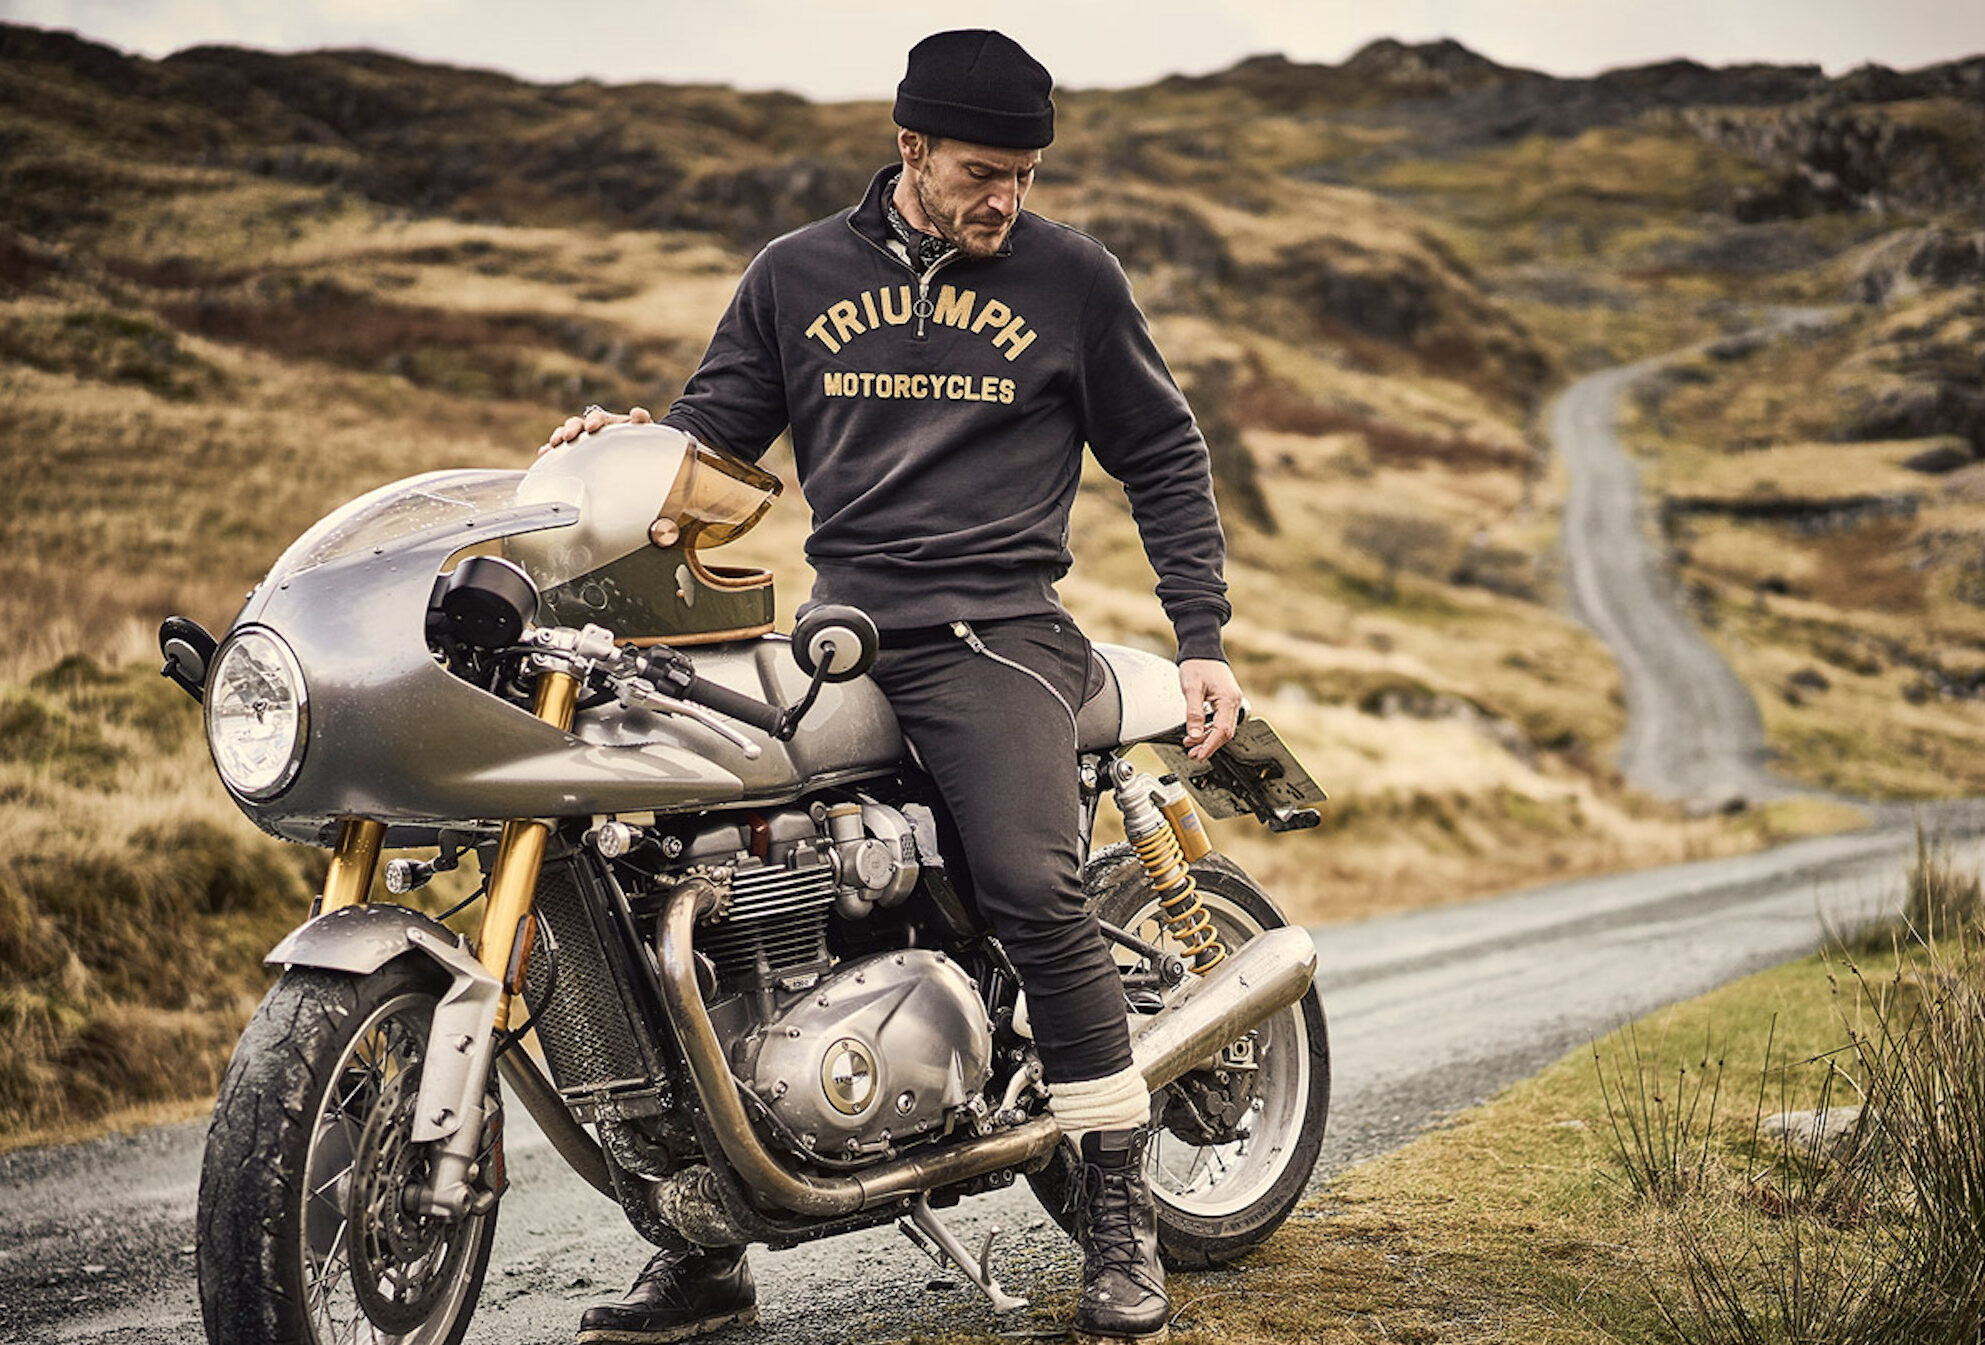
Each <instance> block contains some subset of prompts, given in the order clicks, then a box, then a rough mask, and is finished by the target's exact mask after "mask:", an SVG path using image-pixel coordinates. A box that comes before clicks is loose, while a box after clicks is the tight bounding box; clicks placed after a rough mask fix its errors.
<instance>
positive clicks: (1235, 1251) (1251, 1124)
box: [1028, 846, 1330, 1270]
mask: <svg viewBox="0 0 1985 1345" xmlns="http://www.w3.org/2000/svg"><path fill="white" fill-rule="evenodd" d="M1192 872H1193V876H1194V878H1195V879H1196V880H1197V881H1198V884H1199V896H1200V900H1201V902H1202V903H1203V904H1204V906H1205V908H1206V914H1207V916H1208V917H1209V918H1210V919H1211V921H1212V923H1213V928H1214V931H1215V932H1216V933H1217V934H1218V936H1219V938H1220V940H1221V942H1222V943H1224V944H1225V945H1226V947H1227V949H1228V951H1229V952H1232V951H1233V950H1234V949H1236V948H1238V947H1239V946H1240V945H1242V944H1244V943H1246V942H1247V941H1248V940H1249V939H1251V938H1253V937H1254V936H1255V935H1257V934H1260V933H1262V932H1264V931H1266V930H1270V929H1279V928H1281V927H1282V926H1284V925H1286V924H1287V923H1288V921H1287V920H1285V919H1284V918H1283V916H1282V913H1281V912H1280V911H1278V910H1277V909H1276V908H1275V903H1274V902H1273V901H1271V900H1270V899H1269V897H1268V895H1267V894H1266V893H1264V892H1263V891H1262V890H1261V888H1260V887H1259V886H1258V885H1257V884H1256V883H1255V881H1254V880H1253V879H1252V878H1250V877H1248V875H1247V873H1246V872H1245V871H1244V870H1243V869H1242V868H1241V867H1240V866H1239V865H1238V864H1235V863H1234V862H1233V861H1232V860H1230V859H1227V858H1226V857H1225V856H1223V855H1219V854H1212V855H1208V856H1206V857H1205V858H1203V859H1201V860H1199V861H1198V862H1196V863H1195V864H1193V866H1192ZM1087 887H1088V891H1089V905H1090V909H1091V910H1093V911H1094V912H1095V913H1096V915H1097V916H1098V917H1099V918H1101V919H1103V920H1107V921H1109V922H1110V923H1111V924H1113V925H1116V926H1118V927H1119V928H1121V929H1125V930H1128V931H1129V932H1130V933H1132V934H1134V935H1136V936H1137V937H1138V938H1140V939H1142V940H1144V941H1145V942H1146V943H1151V944H1155V945H1157V946H1158V947H1159V948H1161V949H1163V950H1165V951H1167V952H1178V951H1180V946H1179V944H1178V943H1177V942H1176V941H1175V940H1173V939H1172V937H1171V935H1170V934H1169V933H1167V932H1166V930H1165V926H1164V920H1163V918H1162V915H1161V913H1160V911H1159V909H1158V901H1157V898H1156V896H1155V895H1153V893H1152V891H1151V887H1150V884H1149V883H1148V882H1146V880H1145V877H1144V869H1143V866H1142V865H1140V864H1139V863H1138V860H1137V857H1136V856H1135V855H1134V854H1133V853H1132V852H1131V851H1130V849H1129V847H1127V846H1116V847H1112V848H1111V849H1109V850H1105V851H1103V852H1102V853H1101V854H1099V855H1097V857H1096V858H1095V860H1094V861H1093V862H1092V863H1091V864H1090V866H1089V873H1088V881H1087ZM1113 952H1114V953H1115V955H1116V959H1117V962H1118V965H1119V966H1120V967H1121V968H1122V969H1123V971H1124V972H1125V974H1126V975H1138V976H1140V978H1141V979H1145V980H1147V981H1148V979H1149V973H1150V972H1151V971H1152V968H1151V967H1150V966H1149V965H1148V964H1147V963H1146V962H1145V960H1144V959H1142V958H1140V957H1138V956H1137V955H1136V954H1134V953H1132V952H1130V951H1129V950H1128V949H1125V948H1121V947H1115V946H1113ZM1129 1004H1130V1010H1131V1012H1132V1014H1133V1015H1135V1014H1136V1013H1138V1012H1140V1011H1142V1012H1152V1011H1155V1009H1156V1008H1157V1007H1158V1006H1157V1004H1156V1003H1155V1001H1152V1000H1151V999H1150V998H1149V997H1148V995H1146V994H1145V993H1144V992H1140V991H1132V992H1131V994H1130V997H1129ZM1218 1064H1219V1066H1220V1068H1217V1069H1203V1070H1195V1071H1193V1072H1192V1073H1190V1074H1187V1075H1186V1076H1185V1077H1184V1078H1182V1079H1180V1080H1178V1081H1177V1082H1176V1083H1173V1084H1171V1085H1169V1086H1168V1087H1166V1088H1164V1089H1162V1090H1160V1091H1159V1092H1158V1093H1156V1094H1154V1095H1153V1096H1152V1099H1151V1116H1152V1126H1153V1134H1152V1139H1151V1145H1150V1149H1149V1151H1148V1153H1147V1157H1146V1161H1145V1175H1146V1177H1147V1178H1148V1179H1149V1181H1150V1183H1151V1194H1152V1197H1153V1200H1154V1202H1155V1203H1156V1205H1157V1213H1158V1250H1159V1253H1160V1254H1161V1255H1162V1256H1163V1258H1164V1262H1165V1265H1166V1266H1167V1267H1169V1268H1171V1269H1173V1270H1197V1269H1204V1268H1206V1267H1209V1266H1216V1265H1222V1264H1224V1263H1226V1262H1228V1261H1231V1260H1233V1259H1234V1258H1235V1257H1237V1256H1239V1255H1241V1254H1242V1253H1243V1252H1246V1251H1248V1250H1249V1249H1250V1248H1253V1247H1256V1246H1258V1245H1260V1244H1261V1243H1262V1242H1264V1241H1266V1240H1267V1238H1268V1236H1269V1234H1271V1233H1273V1232H1274V1231H1275V1230H1276V1229H1277V1228H1279V1227H1281V1225H1282V1221H1283V1220H1284V1219H1287V1218H1288V1217H1289V1212H1290V1211H1291V1210H1293V1209H1294V1208H1295V1207H1296V1202H1297V1201H1299V1200H1301V1199H1302V1196H1303V1191H1304V1189H1305V1188H1306V1187H1307V1186H1308V1185H1309V1179H1310V1174H1311V1172H1313V1171H1314V1170H1315V1168H1316V1161H1317V1156H1318V1155H1319V1154H1320V1153H1321V1152H1322V1149H1323V1128H1324V1122H1325V1119H1326V1116H1327V1114H1328V1111H1329V1107H1330V1043H1329V1037H1328V1033H1327V1031H1326V1028H1325V1024H1324V1017H1323V1000H1322V998H1321V997H1320V996H1319V995H1318V994H1317V990H1316V987H1315V986H1314V985H1312V986H1311V987H1310V988H1309V990H1308V991H1306V992H1305V993H1304V995H1303V997H1302V998H1301V999H1300V1000H1298V1001H1296V1003H1295V1004H1293V1005H1291V1006H1290V1007H1289V1008H1287V1009H1284V1010H1283V1011H1282V1012H1281V1013H1278V1014H1276V1015H1275V1016H1274V1017H1273V1018H1270V1019H1269V1020H1268V1021H1267V1022H1265V1023H1263V1024H1262V1025H1261V1026H1260V1027H1258V1028H1256V1029H1255V1030H1254V1031H1253V1032H1251V1033H1249V1034H1248V1036H1246V1037H1244V1038H1242V1039H1241V1041H1239V1042H1237V1043H1235V1044H1234V1045H1233V1046H1230V1047H1229V1048H1228V1049H1227V1050H1226V1051H1225V1052H1223V1053H1222V1055H1221V1057H1220V1060H1219V1061H1218ZM1072 1167H1073V1158H1072V1155H1071V1152H1070V1150H1069V1148H1068V1146H1067V1145H1062V1146H1059V1147H1057V1148H1056V1150H1055V1152H1054V1156H1053V1157H1052V1158H1051V1159H1050V1160H1049V1162H1048V1165H1047V1166H1046V1167H1044V1168H1042V1169H1041V1170H1040V1171H1039V1172H1037V1173H1033V1174H1031V1175H1030V1176H1029V1177H1028V1180H1029V1181H1030V1182H1031V1183H1032V1184H1033V1187H1034V1193H1035V1195H1036V1196H1037V1197H1039V1199H1040V1201H1041V1204H1042V1205H1043V1206H1045V1207H1046V1208H1047V1210H1048V1212H1049V1213H1050V1214H1052V1215H1053V1216H1054V1217H1055V1218H1056V1220H1057V1221H1059V1222H1060V1223H1061V1224H1062V1226H1063V1227H1064V1228H1067V1229H1069V1230H1070V1231H1071V1232H1073V1215H1072V1211H1070V1209H1069V1208H1068V1203H1067V1195H1068V1191H1069V1189H1070V1179H1071V1176H1072Z"/></svg>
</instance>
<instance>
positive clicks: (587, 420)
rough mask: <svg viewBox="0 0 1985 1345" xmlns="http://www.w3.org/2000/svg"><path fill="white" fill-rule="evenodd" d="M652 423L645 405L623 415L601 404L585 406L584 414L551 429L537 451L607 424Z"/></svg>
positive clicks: (652, 419) (544, 451) (547, 448)
mask: <svg viewBox="0 0 1985 1345" xmlns="http://www.w3.org/2000/svg"><path fill="white" fill-rule="evenodd" d="M654 423H655V418H654V417H653V416H651V415H649V414H648V408H647V407H645V406H637V407H635V408H634V409H633V410H632V411H629V412H628V413H627V414H626V415H624V416H623V415H621V414H620V413H619V412H617V411H609V410H607V409H606V408H605V407H603V406H589V407H587V408H586V410H585V412H584V414H582V415H577V416H573V417H572V418H571V419H570V420H567V421H566V422H565V423H564V424H563V425H560V426H559V427H558V428H557V429H555V430H553V431H552V432H551V434H550V436H549V437H548V438H546V440H545V441H544V444H543V446H541V447H540V448H539V449H538V452H540V453H549V452H551V451H552V450H553V449H554V448H557V447H558V446H559V445H560V444H569V443H571V442H572V441H573V440H574V439H577V438H578V437H579V436H580V435H582V434H591V433H592V432H593V431H594V430H602V429H605V428H606V427H607V426H609V425H652V424H654Z"/></svg>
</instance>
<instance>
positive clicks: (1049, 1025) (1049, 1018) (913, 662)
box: [874, 617, 1131, 1083]
mask: <svg viewBox="0 0 1985 1345" xmlns="http://www.w3.org/2000/svg"><path fill="white" fill-rule="evenodd" d="M970 629H971V631H972V633H973V635H975V636H976V637H977V639H978V641H979V642H980V643H981V645H982V646H983V649H982V650H981V649H975V648H974V647H973V645H972V644H971V643H969V642H968V641H967V640H966V639H964V638H961V637H960V636H958V635H957V634H954V633H953V631H952V630H951V628H950V627H945V626H940V627H930V628H924V629H919V630H896V631H885V632H884V633H883V640H882V653H881V656H880V658H879V659H878V660H877V662H876V665H875V672H874V676H875V680H876V681H877V682H878V683H879V684H880V685H881V687H882V690H883V691H884V693H885V694H887V695H888V697H889V702H890V704H891V705H892V706H893V707H894V708H895V711H896V718H897V721H898V722H899V723H900V724H901V725H902V727H903V733H904V736H905V737H907V738H908V739H909V740H910V742H911V743H912V744H913V745H914V746H915V747H916V749H917V755H918V757H919V758H921V759H922V761H923V765H924V769H925V770H926V771H928V772H929V773H930V776H931V779H932V780H933V781H934V782H935V783H936V785H937V790H938V794H939V796H940V797H941V798H942V799H943V800H944V804H945V807H946V808H947V809H948V810H949V811H950V813H951V818H952V821H953V822H954V823H955V824H956V826H957V829H958V836H959V839H960V841H961V843H962V845H963V848H964V858H965V868H966V871H967V874H968V876H969V878H970V881H971V885H972V889H973V891H974V892H975V893H976V894H977V897H978V902H979V908H980V909H981V910H982V911H984V912H985V915H986V918H987V919H988V920H990V921H991V922H992V926H993V931H994V932H995V933H996V934H998V936H999V939H1000V943H1001V944H1002V945H1003V946H1004V947H1005V949H1006V952H1007V956H1008V957H1010V958H1011V959H1012V960H1013V965H1014V966H1015V967H1016V968H1017V969H1018V970H1019V972H1020V976H1021V979H1022V980H1023V981H1024V982H1025V983H1026V988H1027V1008H1028V1015H1029V1017H1030V1019H1031V1020H1032V1023H1033V1031H1034V1041H1035V1044H1036V1045H1037V1046H1038V1047H1039V1048H1040V1052H1041V1065H1042V1067H1043V1069H1044V1070H1045V1071H1046V1074H1047V1078H1048V1081H1049V1082H1050V1083H1074V1082H1077V1081H1079V1080H1083V1079H1099V1078H1102V1077H1103V1076H1104V1075H1107V1074H1114V1073H1116V1072H1117V1071H1118V1070H1121V1069H1126V1068H1128V1067H1129V1065H1130V1063H1131V1058H1130V1032H1129V1029H1128V1027H1127V1026H1126V1024H1125V1018H1124V1000H1123V989H1122V984H1121V981H1120V979H1119V977H1118V973H1117V968H1116V963H1115V961H1114V959H1112V958H1111V956H1110V953H1109V949H1108V947H1107V945H1106V944H1105V943H1104V942H1103V936H1102V932H1101V931H1100V930H1099V929H1098V928H1097V925H1096V918H1095V917H1094V916H1093V915H1090V914H1089V913H1088V912H1087V911H1086V910H1085V909H1084V908H1083V901H1082V876H1081V866H1082V837H1081V835H1080V830H1081V804H1080V793H1079V782H1078V779H1077V774H1076V770H1077V764H1076V751H1075V720H1074V712H1075V711H1076V710H1077V709H1079V708H1080V707H1081V704H1082V693H1083V686H1084V683H1085V682H1086V681H1087V679H1088V674H1089V641H1088V640H1087V639H1085V638H1084V637H1083V635H1082V632H1081V631H1079V630H1077V629H1076V628H1075V624H1074V623H1073V622H1071V621H1070V620H1068V618H1066V617H1013V618H1008V619H1006V620H1001V621H986V622H978V623H974V624H973V625H972V626H971V628H970ZM1003 660H1004V661H1003ZM1012 664H1018V665H1019V667H1014V666H1011V665H1012Z"/></svg>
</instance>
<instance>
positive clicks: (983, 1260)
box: [896, 1195, 1027, 1312]
mask: <svg viewBox="0 0 1985 1345" xmlns="http://www.w3.org/2000/svg"><path fill="white" fill-rule="evenodd" d="M896 1227H898V1228H900V1229H902V1230H903V1236H904V1237H906V1238H908V1239H909V1240H910V1241H911V1242H912V1243H914V1244H915V1245H916V1247H917V1249H918V1250H919V1251H921V1252H923V1254H924V1255H925V1256H928V1257H929V1258H930V1259H931V1260H933V1261H935V1262H937V1264H938V1265H940V1266H945V1265H951V1266H956V1267H957V1268H958V1271H959V1273H961V1274H962V1275H964V1277H965V1278H966V1279H968V1280H970V1281H971V1282H972V1284H973V1287H975V1288H976V1289H977V1290H978V1291H979V1292H980V1293H982V1294H984V1295H985V1296H986V1300H987V1301H988V1302H989V1303H991V1304H992V1310H993V1311H994V1312H1018V1311H1019V1310H1020V1309H1022V1308H1024V1307H1026V1306H1027V1300H1026V1299H1024V1298H1015V1297H1014V1296H1013V1295H1012V1294H1009V1293H1007V1292H1006V1290H1004V1289H1002V1288H1000V1287H999V1281H998V1280H996V1279H994V1278H993V1276H992V1245H993V1239H994V1238H996V1237H998V1236H999V1230H998V1229H997V1228H995V1229H992V1230H991V1231H990V1232H988V1233H987V1234H986V1240H985V1241H984V1242H983V1243H981V1244H979V1254H978V1256H977V1257H976V1258H974V1257H973V1256H972V1255H971V1253H969V1252H967V1251H966V1250H965V1245H964V1244H963V1243H961V1242H959V1241H958V1238H957V1236H956V1235H955V1234H953V1233H952V1231H951V1230H950V1229H948V1228H946V1227H945V1226H944V1225H943V1224H942V1223H940V1222H939V1221H938V1217H937V1211H935V1210H933V1209H932V1208H931V1207H930V1197H929V1196H927V1195H924V1196H918V1197H917V1203H916V1206H915V1208H913V1209H912V1210H911V1211H910V1217H909V1218H907V1219H898V1220H897V1221H896Z"/></svg>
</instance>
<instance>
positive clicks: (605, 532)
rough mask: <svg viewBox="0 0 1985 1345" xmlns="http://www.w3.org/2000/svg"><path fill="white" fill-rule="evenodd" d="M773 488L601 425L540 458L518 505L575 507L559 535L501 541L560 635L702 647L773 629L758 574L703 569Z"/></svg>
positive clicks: (671, 440) (695, 452)
mask: <svg viewBox="0 0 1985 1345" xmlns="http://www.w3.org/2000/svg"><path fill="white" fill-rule="evenodd" d="M780 489H781V486H780V483H779V479H778V478H777V477H775V476H771V475H769V474H767V473H765V472H762V471H760V470H759V469H758V468H756V467H753V466H750V465H749V464H747V463H742V462H739V461H737V460H736V459H734V458H727V457H725V456H724V455H722V454H721V453H718V452H717V451H716V450H714V449H711V448H709V447H706V446H705V445H703V444H700V443H698V442H697V441H696V440H695V439H694V438H692V437H690V436H689V435H687V434H684V433H683V432H682V431H681V430H678V429H673V428H671V427H670V426H667V425H633V424H623V425H609V426H608V427H606V428H605V429H602V430H596V431H594V432H593V433H592V434H587V435H582V436H580V437H579V438H578V439H577V440H575V441H573V442H572V443H569V444H561V445H559V446H558V447H557V448H554V449H552V450H550V451H549V452H547V453H544V454H542V455H541V456H540V457H539V458H538V460H537V462H536V463H535V464H533V465H532V467H531V469H530V470H529V471H527V472H525V473H524V479H523V480H522V482H520V483H519V484H518V487H517V502H518V503H519V504H535V503H541V502H544V501H548V500H561V501H566V502H568V503H571V504H574V505H576V506H578V509H579V521H578V522H577V523H576V524H574V525H573V526H571V527H569V528H552V529H548V530H546V531H542V532H527V533H520V534H518V535H516V536H513V537H507V538H505V539H504V542H503V548H504V554H505V555H506V556H508V557H509V558H510V559H511V560H513V561H515V562H517V564H519V565H521V566H523V568H524V571H525V573H527V574H528V575H530V576H531V579H532V581H533V582H534V583H536V584H537V586H538V592H539V594H540V612H541V615H543V616H545V617H546V618H547V619H549V620H551V621H554V622H556V623H558V624H560V625H566V626H580V625H585V624H586V623H587V622H597V623H598V624H600V625H602V626H605V627H606V628H607V629H609V630H611V631H612V632H613V633H614V634H615V635H618V636H619V637H620V638H621V639H623V640H629V641H632V642H633V643H635V644H659V643H664V642H666V643H669V644H709V643H711V642H714V641H717V640H738V639H744V638H747V637H750V636H756V635H763V634H765V633H766V632H767V631H769V630H771V629H772V575H771V573H770V572H769V571H767V570H759V569H747V568H738V567H720V566H713V565H706V564H705V563H704V562H703V559H702V557H701V555H700V553H701V552H703V551H707V550H710V549H711V548H714V547H719V546H722V545H723V544H724V543H726V542H728V541H730V540H731V539H732V538H735V537H740V536H742V535H744V534H745V533H746V532H749V531H750V530H751V528H752V526H753V525H754V524H756V523H757V522H758V520H759V518H760V517H761V516H762V515H763V514H764V513H765V511H766V509H768V508H769V507H770V506H771V504H772V501H773V500H774V499H775V498H776V497H777V496H778V494H779V491H780Z"/></svg>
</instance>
